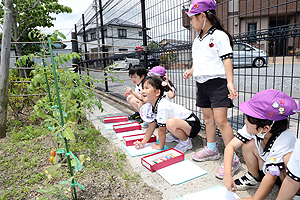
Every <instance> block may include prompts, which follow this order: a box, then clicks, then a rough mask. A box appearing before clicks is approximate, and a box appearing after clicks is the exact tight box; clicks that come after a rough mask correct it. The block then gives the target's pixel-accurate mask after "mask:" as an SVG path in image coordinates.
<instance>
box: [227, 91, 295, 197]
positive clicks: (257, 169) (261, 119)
mask: <svg viewBox="0 0 300 200" xmlns="http://www.w3.org/2000/svg"><path fill="white" fill-rule="evenodd" d="M296 109H297V104H296V102H295V101H294V99H293V98H291V97H289V96H288V95H286V94H285V93H283V92H281V91H278V90H273V89H268V90H264V91H261V92H258V93H257V94H255V95H254V96H253V97H252V98H251V99H250V100H249V101H246V102H243V103H241V104H240V110H241V111H242V112H243V113H245V115H246V119H245V125H244V127H243V128H242V129H239V130H238V133H237V135H236V136H235V137H234V138H233V139H232V140H231V141H230V142H229V144H227V146H226V148H225V152H224V179H223V184H224V186H225V187H226V188H227V190H229V191H236V190H246V189H248V188H258V190H257V191H256V193H255V194H254V196H253V199H264V198H265V197H266V196H267V195H268V193H269V192H270V190H271V189H272V187H273V185H274V184H275V183H276V184H278V185H280V184H281V182H282V180H283V179H284V177H285V176H286V172H285V168H286V166H287V162H288V160H289V157H290V155H291V153H292V151H293V149H294V146H295V142H296V137H295V135H294V134H293V133H292V132H291V131H290V130H289V129H288V126H289V121H288V119H287V118H288V116H289V115H292V114H294V113H295V112H294V110H296ZM239 147H242V151H243V157H244V159H245V162H246V165H247V168H248V172H247V173H246V174H245V175H244V176H243V177H241V178H239V179H236V180H233V178H232V172H231V169H232V164H231V163H232V159H233V154H234V151H235V150H236V149H238V148H239Z"/></svg>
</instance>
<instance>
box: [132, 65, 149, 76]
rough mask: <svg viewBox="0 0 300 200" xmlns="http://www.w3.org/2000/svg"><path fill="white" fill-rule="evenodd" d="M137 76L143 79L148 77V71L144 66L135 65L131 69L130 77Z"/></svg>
mask: <svg viewBox="0 0 300 200" xmlns="http://www.w3.org/2000/svg"><path fill="white" fill-rule="evenodd" d="M135 73H136V74H137V75H138V76H139V77H142V76H143V75H144V76H145V77H146V76H147V73H148V72H147V69H146V68H145V67H144V65H133V66H131V67H130V68H129V76H131V75H134V74H135Z"/></svg>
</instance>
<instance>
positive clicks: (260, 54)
mask: <svg viewBox="0 0 300 200" xmlns="http://www.w3.org/2000/svg"><path fill="white" fill-rule="evenodd" d="M232 64H233V66H234V67H240V66H253V67H262V66H264V65H266V66H267V65H268V56H267V53H266V52H265V51H264V50H260V49H257V48H255V47H253V46H251V45H249V44H246V43H234V45H233V58H232Z"/></svg>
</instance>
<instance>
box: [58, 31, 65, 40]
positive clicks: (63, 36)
mask: <svg viewBox="0 0 300 200" xmlns="http://www.w3.org/2000/svg"><path fill="white" fill-rule="evenodd" d="M57 33H58V35H59V37H61V38H63V39H66V36H65V35H64V34H62V33H61V32H57Z"/></svg>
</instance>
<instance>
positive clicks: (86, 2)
mask: <svg viewBox="0 0 300 200" xmlns="http://www.w3.org/2000/svg"><path fill="white" fill-rule="evenodd" d="M92 2H93V0H58V3H59V4H61V5H64V6H68V7H71V8H72V13H67V14H58V15H53V16H54V17H56V21H54V22H53V24H54V27H51V28H45V29H41V31H42V32H45V33H52V32H53V31H54V30H58V31H60V32H61V33H63V34H64V35H65V36H66V37H67V40H71V32H72V31H74V24H76V23H77V22H78V20H79V19H80V18H81V15H82V14H83V13H84V12H85V11H86V9H87V8H88V7H89V6H90V5H91V4H92ZM66 45H67V49H71V48H72V47H71V45H70V43H66Z"/></svg>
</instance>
